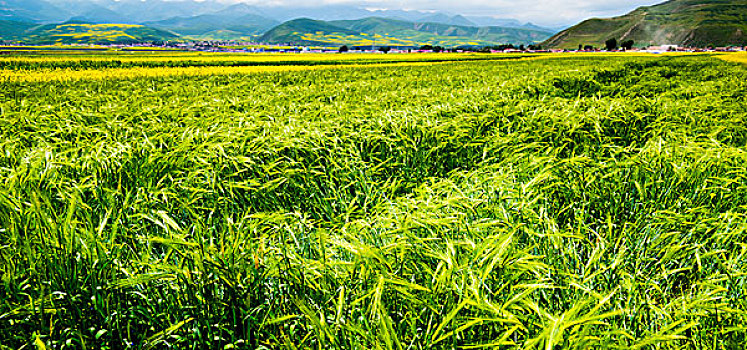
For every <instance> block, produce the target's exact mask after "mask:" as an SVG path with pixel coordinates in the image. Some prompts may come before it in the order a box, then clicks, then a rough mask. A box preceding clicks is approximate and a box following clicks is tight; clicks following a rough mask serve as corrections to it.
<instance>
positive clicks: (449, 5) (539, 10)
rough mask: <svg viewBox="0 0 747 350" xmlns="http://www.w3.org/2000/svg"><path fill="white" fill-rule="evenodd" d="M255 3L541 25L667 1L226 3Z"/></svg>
mask: <svg viewBox="0 0 747 350" xmlns="http://www.w3.org/2000/svg"><path fill="white" fill-rule="evenodd" d="M226 1H230V2H246V3H251V4H264V5H269V4H270V3H272V4H273V5H291V6H314V5H321V4H348V5H359V6H363V7H368V8H387V9H394V10H403V9H408V10H438V11H448V12H451V13H459V14H464V15H477V16H493V17H500V18H515V19H518V20H521V21H528V22H533V23H535V24H541V25H552V26H556V25H565V24H575V23H576V22H578V21H580V20H583V19H587V18H591V17H612V16H617V15H622V14H625V13H627V12H629V11H631V10H633V9H635V8H636V7H639V6H644V5H653V4H656V3H660V2H663V0H654V1H651V0H648V1H646V0H456V1H454V0H429V1H426V0H323V1H318V0H316V1H314V0H263V1H260V0H226Z"/></svg>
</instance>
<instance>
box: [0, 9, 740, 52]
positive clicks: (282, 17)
mask: <svg viewBox="0 0 747 350" xmlns="http://www.w3.org/2000/svg"><path fill="white" fill-rule="evenodd" d="M224 1H225V0H0V20H4V21H6V22H7V21H10V22H7V23H15V22H17V23H37V24H50V25H51V24H56V25H57V24H59V23H62V22H66V21H72V22H70V23H67V25H68V26H67V27H64V29H65V30H72V31H73V32H71V33H67V36H69V38H63V37H65V35H60V34H59V33H58V34H54V33H55V31H56V30H57V29H50V28H47V27H45V28H42V31H45V30H52V32H51V33H33V38H29V37H24V38H25V39H29V40H31V41H34V42H36V41H39V40H43V41H45V42H46V41H50V40H52V41H55V42H57V41H59V40H62V42H70V41H75V42H85V40H94V41H97V42H101V41H102V40H103V41H105V42H108V41H110V40H109V39H111V38H106V37H104V36H103V34H101V33H99V34H92V35H88V34H82V33H79V32H77V31H78V30H80V31H85V30H84V28H73V27H71V25H73V24H78V25H96V24H98V25H104V24H117V25H124V24H127V25H140V26H142V27H135V26H129V27H128V26H120V27H119V28H118V29H116V30H114V31H115V32H114V33H115V34H116V35H114V37H115V39H112V40H125V39H128V38H129V37H128V35H129V36H132V38H129V40H140V39H153V38H165V40H173V38H175V36H176V35H178V36H180V37H182V38H183V39H185V40H253V39H257V38H260V39H261V40H263V41H266V42H271V43H291V42H292V43H297V44H304V45H306V44H308V45H322V44H323V45H327V46H334V45H337V44H339V43H347V44H360V45H368V44H371V45H378V44H382V45H386V44H391V45H393V46H394V45H396V46H420V45H423V44H431V45H441V46H459V45H470V46H478V45H492V44H498V43H535V42H538V41H541V40H544V39H546V38H547V37H549V36H550V35H551V34H552V31H551V30H547V29H545V28H541V27H537V26H533V25H531V24H522V23H520V22H518V21H515V20H501V19H495V18H492V17H465V16H461V15H455V14H448V13H439V12H427V11H416V10H390V9H368V8H363V7H358V6H351V5H344V4H342V5H341V4H327V5H320V6H316V7H292V6H274V5H268V4H261V5H248V4H246V3H234V4H226V3H225V2H224ZM746 1H747V0H746ZM283 22H285V23H283ZM7 23H6V27H7V26H8V25H7ZM496 24H506V25H496ZM19 28H20V29H19V30H20V32H21V33H26V34H30V31H31V29H33V28H27V27H26V26H21V25H19ZM92 28H94V29H92V30H93V31H94V32H95V31H96V30H97V29H96V28H95V27H92ZM100 28H102V27H100ZM112 28H114V27H112ZM135 28H138V29H135ZM19 30H15V29H14V30H13V31H12V32H13V33H14V34H10V31H8V33H7V34H6V33H0V37H17V36H18V35H20V34H18V33H19ZM34 30H35V29H34ZM133 31H137V32H138V33H135V34H137V35H131V34H132V32H133ZM53 34H54V35H53ZM374 35H375V36H374ZM73 38H77V39H73ZM116 38H119V39H116ZM133 38H134V39H133ZM146 41H149V40H146Z"/></svg>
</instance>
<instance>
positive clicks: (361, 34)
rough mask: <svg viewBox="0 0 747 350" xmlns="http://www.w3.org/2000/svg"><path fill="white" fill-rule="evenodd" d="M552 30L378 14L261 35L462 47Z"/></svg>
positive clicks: (528, 38) (525, 39)
mask: <svg viewBox="0 0 747 350" xmlns="http://www.w3.org/2000/svg"><path fill="white" fill-rule="evenodd" d="M550 35H552V33H550V32H547V31H542V30H532V29H522V28H503V27H470V26H458V25H449V24H442V23H414V22H408V21H402V20H395V19H389V18H381V17H369V18H364V19H358V20H342V21H330V22H324V21H315V20H310V19H300V20H293V21H289V22H286V23H284V24H282V25H280V26H278V27H276V28H274V29H272V30H270V31H269V32H267V33H266V34H265V35H263V36H262V37H261V38H260V40H262V41H264V42H268V43H294V44H299V45H326V46H337V45H343V44H346V45H353V46H369V45H376V46H383V45H388V46H420V45H425V44H429V45H440V46H462V45H473V46H478V45H495V44H502V43H516V44H520V43H536V42H539V41H542V40H544V39H546V38H548V37H550Z"/></svg>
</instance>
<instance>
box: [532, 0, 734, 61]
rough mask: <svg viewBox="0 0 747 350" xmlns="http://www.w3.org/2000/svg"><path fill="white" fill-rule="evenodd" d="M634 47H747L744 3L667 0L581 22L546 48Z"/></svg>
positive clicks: (717, 0) (556, 37) (545, 43)
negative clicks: (625, 43) (620, 44)
mask: <svg viewBox="0 0 747 350" xmlns="http://www.w3.org/2000/svg"><path fill="white" fill-rule="evenodd" d="M609 39H616V40H617V41H618V42H622V41H627V40H633V42H634V44H635V45H636V46H650V45H681V46H694V47H706V46H729V45H738V46H745V45H747V0H669V1H666V2H664V3H661V4H658V5H654V6H646V7H640V8H638V9H636V10H634V11H632V12H630V13H628V14H626V15H623V16H619V17H614V18H606V19H600V18H594V19H589V20H586V21H583V22H581V23H579V24H578V25H575V26H573V27H571V28H568V29H566V30H564V31H561V32H560V33H558V34H556V35H554V36H553V37H552V38H550V39H548V40H547V41H546V42H544V43H543V45H544V46H547V47H556V48H568V49H573V48H577V47H578V46H579V45H583V46H586V45H592V46H597V47H603V46H604V43H605V41H606V40H609Z"/></svg>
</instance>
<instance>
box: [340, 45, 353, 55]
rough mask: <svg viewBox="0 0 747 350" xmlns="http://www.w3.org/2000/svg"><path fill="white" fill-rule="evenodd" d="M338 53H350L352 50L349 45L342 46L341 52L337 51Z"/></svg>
mask: <svg viewBox="0 0 747 350" xmlns="http://www.w3.org/2000/svg"><path fill="white" fill-rule="evenodd" d="M337 51H338V52H340V53H343V52H348V51H350V49H349V48H348V46H347V45H342V46H340V49H339V50H337Z"/></svg>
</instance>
